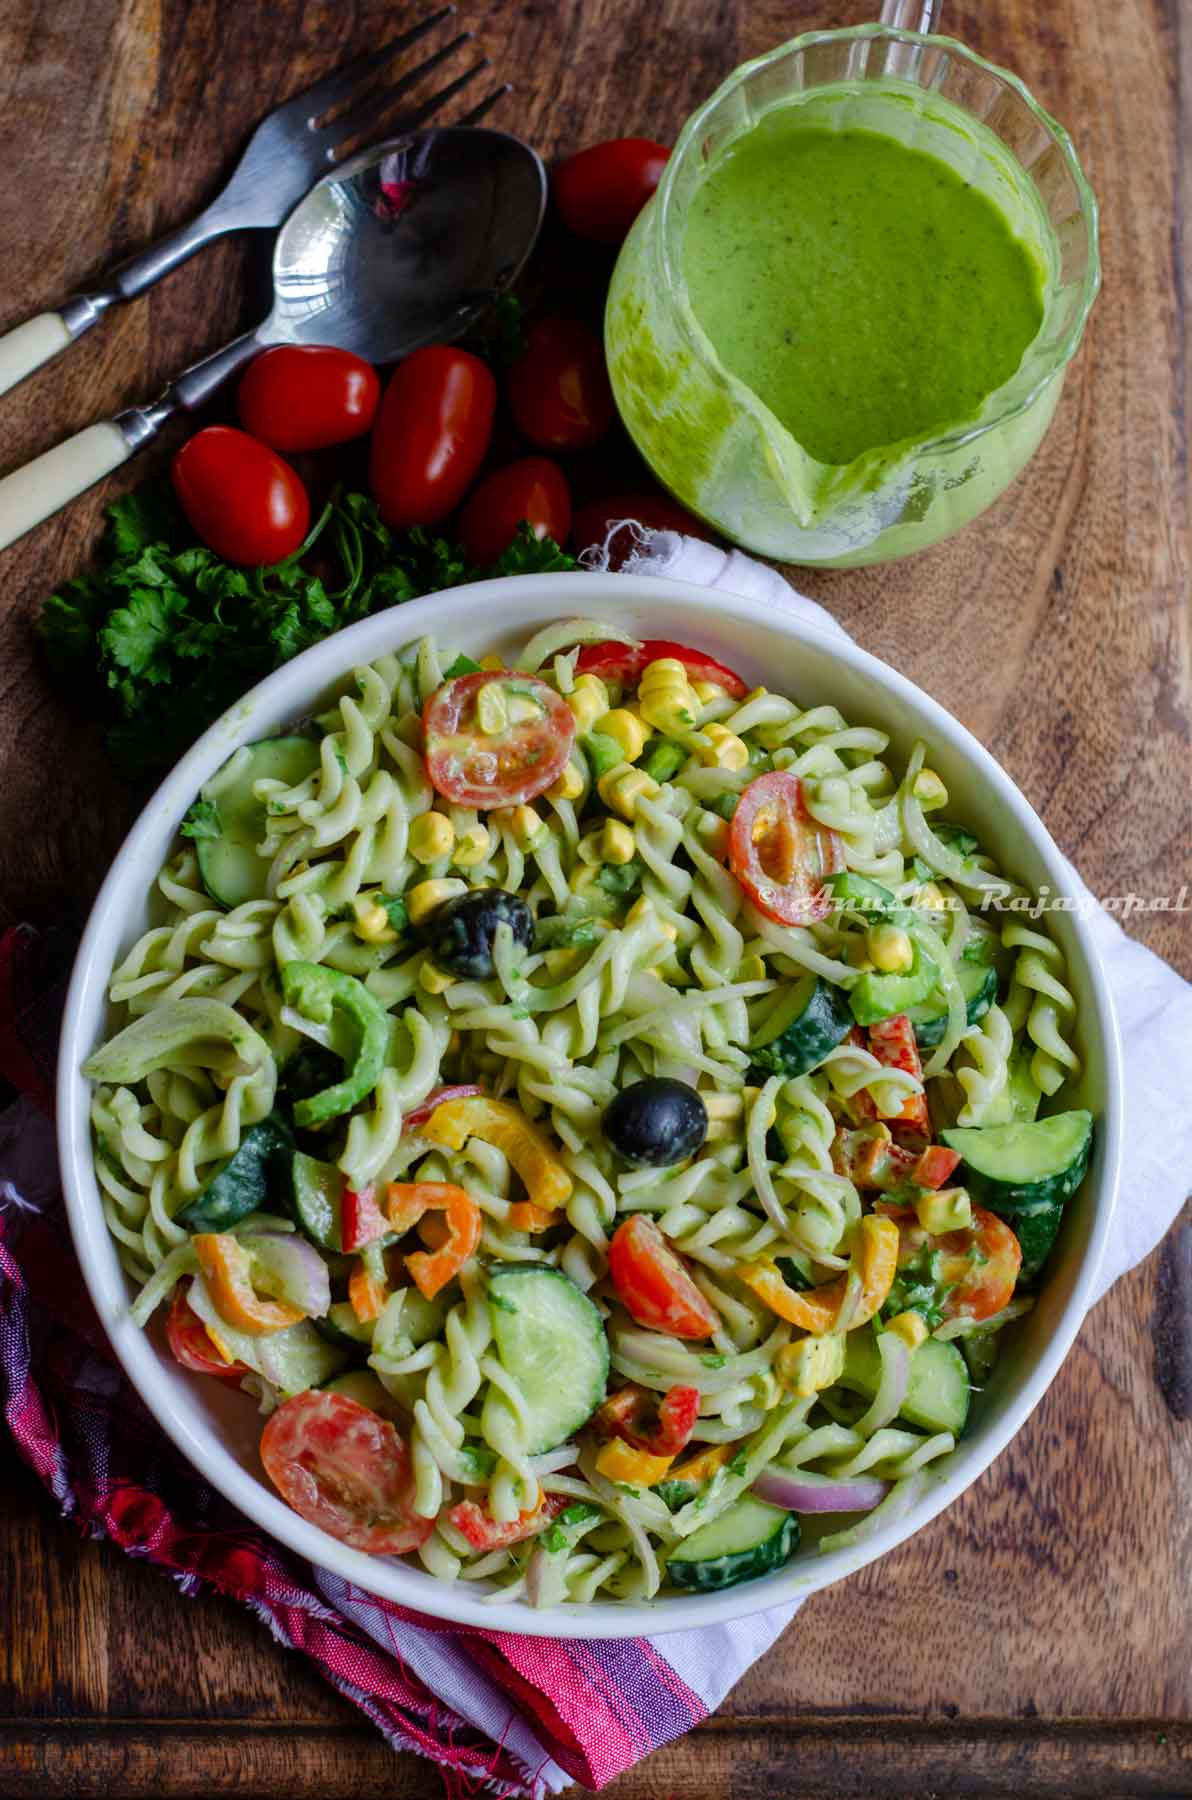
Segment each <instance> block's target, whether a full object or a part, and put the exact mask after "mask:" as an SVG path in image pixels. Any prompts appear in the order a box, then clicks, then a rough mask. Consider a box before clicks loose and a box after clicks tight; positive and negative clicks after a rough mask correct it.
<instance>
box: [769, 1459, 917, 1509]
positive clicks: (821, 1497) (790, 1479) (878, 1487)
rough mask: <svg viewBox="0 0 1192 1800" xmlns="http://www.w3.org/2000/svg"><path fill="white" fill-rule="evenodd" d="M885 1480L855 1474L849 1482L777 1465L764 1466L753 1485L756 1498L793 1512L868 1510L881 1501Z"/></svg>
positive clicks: (886, 1487)
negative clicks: (774, 1466) (768, 1467)
mask: <svg viewBox="0 0 1192 1800" xmlns="http://www.w3.org/2000/svg"><path fill="white" fill-rule="evenodd" d="M889 1485H890V1484H889V1482H888V1481H878V1480H877V1478H876V1476H873V1475H857V1476H854V1478H853V1479H852V1480H851V1481H834V1480H833V1479H832V1477H831V1476H830V1475H813V1474H811V1473H810V1472H809V1471H808V1470H805V1469H800V1470H799V1471H798V1473H792V1472H791V1471H789V1470H784V1469H780V1468H771V1469H763V1471H762V1473H761V1474H760V1475H759V1476H758V1478H757V1480H756V1481H755V1482H754V1484H753V1492H754V1493H755V1494H756V1495H757V1497H758V1499H759V1500H768V1501H769V1502H770V1505H771V1506H784V1507H785V1508H786V1510H787V1512H793V1513H837V1512H870V1511H872V1509H873V1508H874V1507H875V1506H878V1505H880V1504H881V1502H882V1501H883V1500H884V1499H885V1497H886V1491H887V1489H888V1488H889Z"/></svg>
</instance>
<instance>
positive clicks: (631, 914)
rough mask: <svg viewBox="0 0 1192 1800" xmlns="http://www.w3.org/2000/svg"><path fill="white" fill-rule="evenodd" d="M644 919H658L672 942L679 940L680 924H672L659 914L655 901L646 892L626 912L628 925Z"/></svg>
mask: <svg viewBox="0 0 1192 1800" xmlns="http://www.w3.org/2000/svg"><path fill="white" fill-rule="evenodd" d="M642 919H656V920H657V922H658V924H659V925H661V927H662V930H663V933H664V934H665V936H666V937H668V938H669V939H670V940H671V942H672V944H673V943H674V942H675V941H676V940H677V938H678V936H679V928H678V926H677V925H672V924H671V923H670V922H669V920H667V919H663V918H662V917H661V916H660V915H659V913H658V911H657V908H656V907H655V905H654V902H653V901H652V900H647V899H646V896H645V895H644V894H643V895H642V896H641V899H640V900H635V901H634V903H633V905H632V906H631V907H630V908H629V911H628V912H627V913H626V914H625V923H626V925H637V924H639V923H640V922H641V920H642Z"/></svg>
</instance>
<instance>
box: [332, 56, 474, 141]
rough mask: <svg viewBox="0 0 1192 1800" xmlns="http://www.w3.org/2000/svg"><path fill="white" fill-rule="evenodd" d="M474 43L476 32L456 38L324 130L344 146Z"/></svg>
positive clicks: (363, 97) (362, 99)
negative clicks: (441, 66)
mask: <svg viewBox="0 0 1192 1800" xmlns="http://www.w3.org/2000/svg"><path fill="white" fill-rule="evenodd" d="M471 41H472V33H471V32H470V31H461V32H460V34H459V36H458V37H455V38H452V40H451V42H450V43H449V44H444V46H443V48H442V49H441V50H436V52H435V54H434V55H433V56H428V57H427V58H426V61H425V62H420V63H419V64H418V67H417V68H416V69H411V70H410V71H409V73H408V74H406V75H403V76H401V78H400V79H399V80H397V81H395V82H392V83H391V84H389V85H388V86H386V87H377V88H371V89H370V90H369V92H368V93H366V94H362V95H361V97H360V99H359V100H358V101H357V102H356V103H355V105H353V106H349V107H348V109H347V111H346V112H342V113H340V114H338V115H337V117H336V118H334V119H332V120H331V121H330V123H329V124H328V125H327V126H325V127H324V129H325V130H326V131H327V132H329V133H332V132H333V133H334V134H335V136H336V138H337V139H338V140H339V141H340V142H341V143H342V142H343V141H344V139H345V138H348V137H355V136H357V135H358V133H359V132H361V131H362V130H363V129H364V127H365V126H366V125H368V124H369V123H370V122H371V121H372V120H373V119H375V118H376V117H377V116H378V115H379V114H381V113H383V112H386V111H387V110H388V108H389V107H390V106H391V105H392V103H393V101H395V100H396V99H398V98H399V96H400V95H402V94H405V93H408V92H409V90H410V89H411V88H412V87H413V86H414V84H415V82H417V81H420V80H421V79H422V77H423V76H424V75H425V74H427V72H428V71H429V70H431V69H436V68H438V66H439V64H440V63H441V62H446V60H447V58H448V57H449V56H453V55H454V54H455V52H456V51H457V50H458V49H459V47H460V45H461V44H469V43H471Z"/></svg>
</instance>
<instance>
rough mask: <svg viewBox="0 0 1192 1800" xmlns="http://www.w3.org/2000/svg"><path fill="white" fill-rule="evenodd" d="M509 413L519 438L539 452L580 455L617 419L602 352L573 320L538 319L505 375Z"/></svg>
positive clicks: (592, 336) (593, 337)
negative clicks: (560, 451) (536, 448)
mask: <svg viewBox="0 0 1192 1800" xmlns="http://www.w3.org/2000/svg"><path fill="white" fill-rule="evenodd" d="M509 410H510V411H511V412H512V414H513V422H514V424H515V425H516V426H517V429H518V430H519V431H520V432H521V434H522V436H523V437H527V438H529V440H530V442H531V443H532V444H537V445H538V446H539V447H540V449H543V450H585V449H588V448H590V446H591V445H593V444H598V443H599V442H600V440H601V438H602V437H606V436H607V435H608V430H609V427H610V426H611V424H612V422H613V419H614V417H615V415H616V407H615V406H614V404H613V390H612V388H611V387H610V386H609V381H608V370H607V369H606V368H605V366H604V346H603V344H602V343H601V342H600V339H599V338H598V337H597V336H596V334H595V332H592V331H589V330H588V328H587V326H586V325H581V324H580V322H579V320H578V319H564V318H560V317H558V316H557V315H555V316H551V317H550V318H546V319H539V320H538V321H537V322H536V323H535V324H533V325H531V327H530V329H529V331H528V333H527V334H526V347H525V349H524V350H523V351H522V353H521V355H520V356H519V357H518V358H517V360H516V362H515V363H514V364H513V367H512V368H511V369H510V371H509Z"/></svg>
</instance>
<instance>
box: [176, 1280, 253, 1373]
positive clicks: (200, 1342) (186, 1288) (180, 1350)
mask: <svg viewBox="0 0 1192 1800" xmlns="http://www.w3.org/2000/svg"><path fill="white" fill-rule="evenodd" d="M189 1293H190V1283H189V1281H180V1282H179V1283H178V1286H177V1287H176V1288H175V1289H174V1298H173V1299H172V1300H171V1302H170V1310H169V1314H168V1316H167V1318H166V1343H167V1344H168V1345H169V1346H170V1354H171V1356H172V1357H173V1358H174V1361H175V1362H178V1363H181V1364H182V1367H183V1368H184V1369H192V1370H193V1371H194V1373H195V1374H196V1375H218V1376H219V1378H220V1380H221V1381H239V1379H240V1377H241V1376H242V1375H247V1374H248V1369H247V1368H246V1367H245V1365H244V1364H243V1363H242V1362H234V1363H226V1362H225V1361H224V1359H223V1357H222V1356H220V1355H218V1354H217V1352H216V1349H215V1345H214V1344H213V1343H212V1342H211V1339H210V1338H209V1337H208V1336H207V1327H206V1326H205V1325H204V1324H203V1321H202V1319H200V1317H199V1315H198V1313H197V1312H195V1310H194V1308H193V1307H192V1306H191V1303H190V1300H189V1298H188V1296H189Z"/></svg>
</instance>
